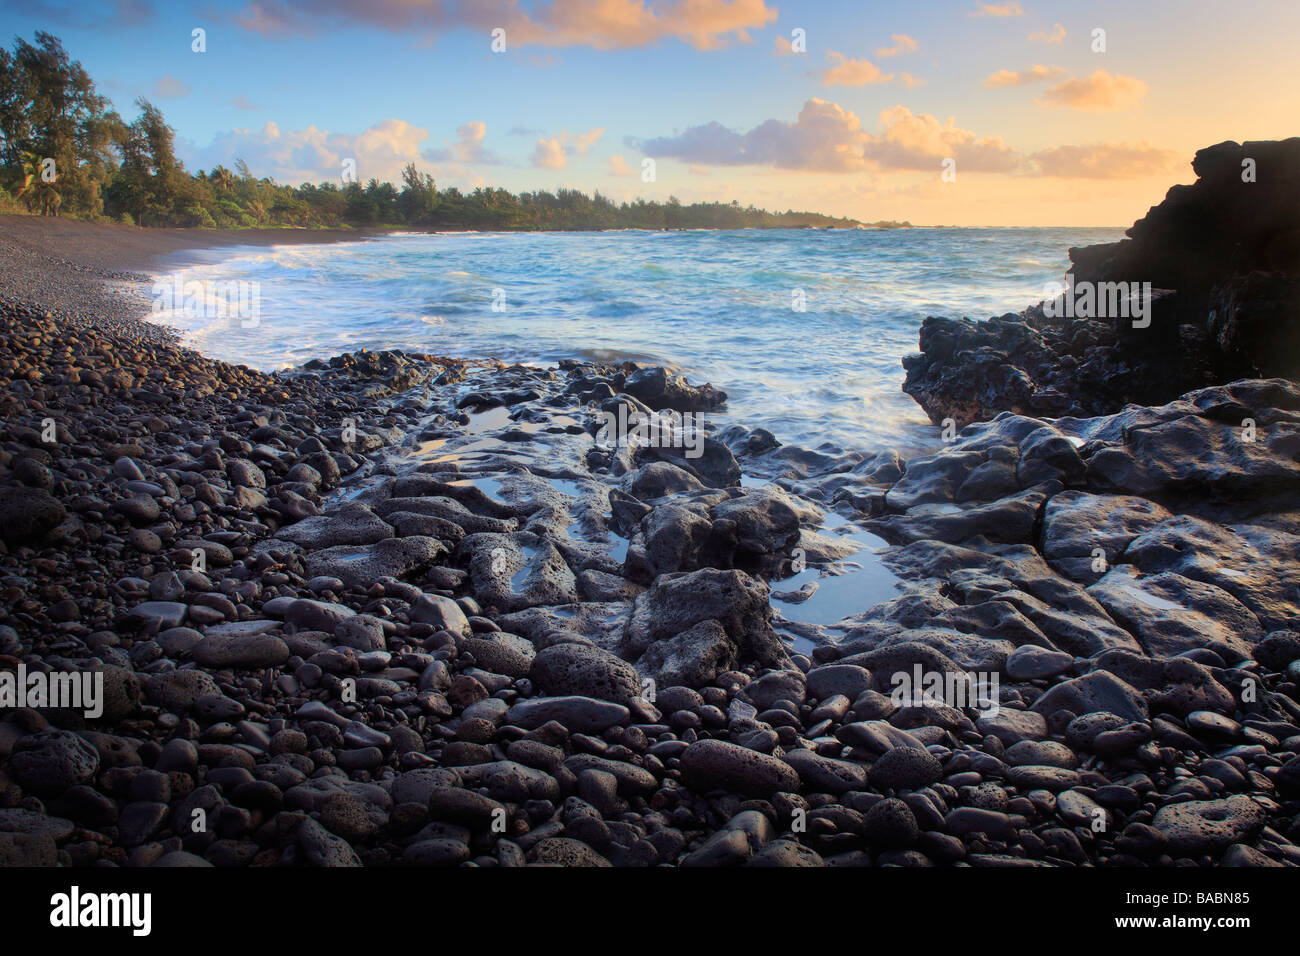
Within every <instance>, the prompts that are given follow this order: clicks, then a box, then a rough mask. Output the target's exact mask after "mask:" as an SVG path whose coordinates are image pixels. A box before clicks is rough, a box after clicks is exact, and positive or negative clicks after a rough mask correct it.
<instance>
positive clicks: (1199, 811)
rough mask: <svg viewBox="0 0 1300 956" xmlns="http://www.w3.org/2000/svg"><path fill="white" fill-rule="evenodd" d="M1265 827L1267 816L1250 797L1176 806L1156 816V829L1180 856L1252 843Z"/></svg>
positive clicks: (1162, 810) (1171, 805)
mask: <svg viewBox="0 0 1300 956" xmlns="http://www.w3.org/2000/svg"><path fill="white" fill-rule="evenodd" d="M1263 824H1264V812H1263V810H1262V809H1261V808H1260V807H1259V805H1258V804H1256V803H1255V802H1254V801H1253V800H1251V799H1250V798H1249V797H1244V796H1235V797H1228V798H1227V799H1224V800H1198V801H1190V802H1187V803H1174V804H1170V805H1168V806H1164V807H1161V808H1160V810H1159V811H1157V812H1156V815H1155V819H1154V820H1153V821H1152V826H1154V827H1155V828H1156V830H1157V831H1158V832H1159V833H1160V835H1161V836H1162V837H1163V838H1164V840H1165V843H1166V844H1167V845H1168V846H1169V848H1170V849H1171V850H1172V851H1174V852H1178V853H1184V854H1201V853H1217V852H1219V851H1221V850H1224V849H1226V848H1227V847H1228V846H1229V845H1230V844H1233V843H1243V842H1249V841H1250V839H1251V838H1252V837H1253V836H1254V835H1255V834H1256V833H1257V832H1258V831H1259V829H1260V827H1261V826H1263Z"/></svg>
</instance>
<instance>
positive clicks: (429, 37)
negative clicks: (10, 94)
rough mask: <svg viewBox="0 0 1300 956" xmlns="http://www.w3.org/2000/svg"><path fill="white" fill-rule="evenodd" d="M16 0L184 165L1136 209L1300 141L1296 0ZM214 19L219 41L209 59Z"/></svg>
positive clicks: (1003, 209) (829, 203) (851, 209)
mask: <svg viewBox="0 0 1300 956" xmlns="http://www.w3.org/2000/svg"><path fill="white" fill-rule="evenodd" d="M0 12H3V21H4V23H5V24H6V26H7V27H8V33H9V34H10V37H11V36H15V35H21V36H24V37H26V38H28V39H30V38H31V36H32V34H33V33H34V31H35V30H37V29H43V30H47V31H49V32H52V33H54V34H55V35H57V36H59V37H60V38H61V39H62V40H63V42H64V45H65V46H66V47H67V49H68V51H69V53H70V54H71V55H72V56H73V57H74V58H75V59H78V60H80V61H81V62H82V63H83V64H84V65H85V66H86V68H87V69H88V70H89V71H90V73H91V75H92V76H93V77H94V78H95V79H96V81H97V83H98V84H99V86H100V88H101V92H103V93H105V94H106V95H107V96H109V97H110V98H111V99H112V100H113V102H114V103H115V104H116V106H117V107H118V109H119V111H121V112H122V114H123V115H124V116H127V117H128V118H129V117H132V116H134V115H135V109H134V106H133V105H132V104H133V101H134V100H135V98H136V97H138V96H146V97H148V98H149V99H150V100H152V101H153V102H154V103H155V104H156V105H158V106H159V107H160V108H161V109H162V110H163V112H164V114H165V115H166V117H167V119H168V121H169V122H170V123H171V125H172V126H174V127H175V128H176V130H177V134H178V139H179V146H180V149H179V152H180V155H181V156H182V158H183V159H184V160H185V161H186V163H187V165H188V166H189V167H190V168H209V167H210V166H212V165H214V164H216V163H218V162H224V163H226V164H227V165H229V164H230V163H232V162H233V160H234V159H235V158H237V157H242V158H244V159H245V160H246V161H247V162H248V163H249V165H250V167H251V168H252V169H253V171H254V172H255V173H258V174H260V175H271V176H274V177H275V178H276V179H279V180H284V181H291V182H298V181H301V180H302V179H312V180H321V179H326V178H331V179H337V178H338V176H339V172H340V163H341V161H342V160H343V159H346V158H352V159H355V160H356V163H357V172H358V175H359V177H360V178H361V179H362V180H365V179H368V178H370V177H372V176H373V177H375V178H378V179H392V178H395V177H396V175H397V172H398V170H400V168H401V166H402V165H403V164H404V163H405V162H407V161H414V162H416V164H417V165H419V166H421V167H422V168H425V169H427V170H428V171H430V172H432V173H434V175H435V177H436V178H437V180H438V182H439V184H440V185H458V186H461V187H462V188H469V187H473V186H476V185H502V186H505V187H507V188H510V189H516V190H518V189H535V188H546V189H554V188H556V187H559V186H572V187H577V188H582V189H586V190H591V189H600V190H601V191H602V192H604V193H606V194H607V195H611V196H614V197H615V198H619V199H627V198H632V197H634V196H638V195H642V196H646V197H648V198H649V197H657V198H664V197H666V196H667V195H669V194H675V195H677V196H679V197H680V198H682V199H683V200H686V201H690V200H695V199H721V200H730V199H733V198H734V199H739V200H740V201H741V202H742V203H749V202H753V203H754V204H756V205H760V206H765V207H768V208H782V209H783V208H787V207H794V208H810V209H816V210H818V211H822V212H827V213H832V214H836V215H850V216H854V217H858V218H865V219H880V218H896V219H904V218H906V219H910V220H912V221H913V222H918V223H955V224H962V225H981V224H989V225H1048V224H1058V225H1115V224H1127V223H1128V222H1130V221H1132V220H1133V219H1134V218H1136V217H1137V216H1140V215H1141V214H1142V213H1143V212H1144V211H1145V209H1146V208H1147V207H1148V206H1150V205H1152V204H1154V203H1155V202H1158V201H1159V199H1160V198H1161V197H1162V196H1163V193H1164V190H1165V189H1166V188H1167V187H1168V186H1169V185H1171V184H1172V183H1174V182H1179V181H1187V180H1188V178H1189V176H1190V168H1189V167H1188V165H1187V164H1188V162H1189V161H1190V159H1191V155H1192V152H1194V150H1195V149H1197V148H1199V147H1200V146H1205V145H1209V144H1211V143H1214V142H1219V141H1221V140H1223V139H1237V140H1242V139H1251V138H1279V137H1284V136H1289V135H1294V134H1296V133H1297V132H1298V130H1297V128H1296V127H1297V124H1296V122H1295V117H1297V116H1300V78H1298V74H1297V71H1296V70H1295V69H1294V68H1293V67H1291V66H1290V65H1289V64H1290V63H1291V62H1292V61H1293V56H1294V54H1293V51H1292V50H1291V49H1290V48H1289V47H1290V45H1292V44H1293V43H1294V38H1295V37H1296V36H1300V4H1294V3H1291V2H1264V0H1254V2H1249V0H1248V2H1241V3H1236V4H1233V5H1232V7H1231V10H1230V11H1228V10H1226V8H1224V7H1223V5H1221V4H1218V3H1208V2H1199V0H1195V2H1192V0H1189V2H1166V0H1154V2H1144V3H1141V4H1135V3H1132V2H1097V3H1090V4H1088V5H1087V9H1086V11H1084V12H1080V5H1079V4H1076V3H1058V2H1042V3H1031V2H1023V3H1015V2H1002V0H994V2H991V3H980V2H975V0H963V2H916V3H908V4H903V3H897V2H894V3H878V2H861V0H858V2H840V0H819V2H798V3H775V2H766V0H553V2H550V3H532V2H528V0H479V2H476V3H465V2H455V0H370V2H358V3H353V2H350V0H304V2H279V0H262V2H260V3H259V2H248V0H235V2H223V0H213V2H203V3H189V2H185V0H180V2H172V3H161V2H152V0H118V2H109V3H102V4H98V5H97V4H88V3H67V2H63V0H35V2H23V3H15V2H10V0H0ZM495 26H501V27H503V28H504V29H505V31H506V32H505V42H506V46H507V49H506V51H505V52H502V53H494V52H493V51H492V49H491V43H492V37H491V31H492V29H493V28H494V27H495ZM195 28H201V29H203V30H204V31H206V52H203V53H196V52H193V51H192V49H191V47H192V39H191V34H192V30H194V29H195ZM1096 28H1101V29H1104V30H1105V41H1106V43H1105V47H1106V48H1105V50H1104V51H1098V50H1096V49H1094V46H1095V43H1094V40H1093V34H1092V31H1093V30H1094V29H1096ZM799 30H801V31H803V34H802V35H803V37H804V38H805V40H806V49H805V50H804V51H803V52H800V51H799V50H798V49H794V50H792V49H791V46H790V44H791V39H792V38H796V37H797V36H798V34H797V33H796V32H795V31H799ZM10 37H5V38H4V39H5V40H6V41H7V40H9V39H10ZM795 46H796V47H797V46H798V42H797V40H796V43H795ZM646 158H652V159H654V161H655V179H654V181H653V182H644V181H643V179H642V176H641V170H642V161H643V160H644V159H646ZM944 160H952V161H953V163H954V171H955V173H956V175H955V177H953V178H951V179H948V180H945V179H943V178H942V176H941V172H942V168H941V167H942V163H943V162H944Z"/></svg>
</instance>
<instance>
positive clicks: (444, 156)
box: [420, 120, 501, 166]
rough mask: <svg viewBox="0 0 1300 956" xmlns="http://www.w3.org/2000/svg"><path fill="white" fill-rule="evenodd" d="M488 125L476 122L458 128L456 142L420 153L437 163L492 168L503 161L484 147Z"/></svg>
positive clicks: (463, 124)
mask: <svg viewBox="0 0 1300 956" xmlns="http://www.w3.org/2000/svg"><path fill="white" fill-rule="evenodd" d="M486 136H487V124H486V123H483V122H480V121H479V120H474V121H472V122H469V123H462V124H461V125H460V126H458V127H457V128H456V142H454V143H452V144H451V145H450V146H447V147H445V148H443V149H426V150H424V151H422V152H421V153H420V155H421V156H423V157H424V158H425V159H427V160H429V161H430V162H435V163H460V164H461V165H479V166H492V165H495V164H497V163H500V162H501V159H500V158H499V157H498V156H497V155H496V154H495V153H493V152H491V151H490V150H487V149H485V148H484V147H483V139H484V137H486Z"/></svg>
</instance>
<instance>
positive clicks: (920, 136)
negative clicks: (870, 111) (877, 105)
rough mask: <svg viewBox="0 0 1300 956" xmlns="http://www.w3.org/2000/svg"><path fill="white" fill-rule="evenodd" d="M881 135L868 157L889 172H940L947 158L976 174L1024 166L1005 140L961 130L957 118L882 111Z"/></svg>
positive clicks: (869, 146) (904, 110)
mask: <svg viewBox="0 0 1300 956" xmlns="http://www.w3.org/2000/svg"><path fill="white" fill-rule="evenodd" d="M879 125H880V127H881V133H880V134H879V135H878V136H875V137H872V139H871V141H870V142H869V143H868V144H867V147H866V154H867V155H868V156H869V157H870V158H871V159H872V160H873V161H874V162H875V163H876V164H877V165H878V166H880V167H882V168H886V169H916V170H931V169H933V170H937V169H938V168H939V165H940V163H941V162H942V161H943V160H944V159H949V158H951V159H954V160H956V162H957V168H958V169H960V170H962V171H963V172H973V173H1011V172H1016V171H1017V170H1018V168H1019V167H1020V164H1021V160H1020V158H1019V156H1018V155H1017V154H1016V152H1015V151H1014V150H1013V149H1012V148H1011V147H1010V146H1008V145H1007V144H1006V143H1005V142H1003V140H1002V138H1001V137H996V136H994V137H983V138H981V137H979V136H977V135H976V134H975V133H973V132H971V131H970V130H966V129H961V128H960V127H958V126H957V125H956V121H955V119H954V118H953V117H949V118H948V120H947V121H946V122H943V123H940V122H939V120H938V119H937V118H936V117H934V116H931V115H930V114H928V113H913V112H912V111H911V110H909V109H908V108H907V107H906V106H895V107H893V108H892V109H887V110H882V111H881V113H880V120H879Z"/></svg>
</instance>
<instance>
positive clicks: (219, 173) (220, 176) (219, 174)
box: [211, 166, 235, 193]
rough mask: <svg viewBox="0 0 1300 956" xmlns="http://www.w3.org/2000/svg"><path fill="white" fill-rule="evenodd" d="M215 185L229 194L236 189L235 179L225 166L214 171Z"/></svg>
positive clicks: (212, 177)
mask: <svg viewBox="0 0 1300 956" xmlns="http://www.w3.org/2000/svg"><path fill="white" fill-rule="evenodd" d="M211 179H212V182H213V184H214V185H215V186H216V187H217V188H218V189H219V190H221V191H222V192H223V193H228V192H230V190H232V189H234V188H235V177H234V174H233V173H231V171H230V170H228V169H226V167H225V166H218V167H216V168H215V169H213V170H212V176H211Z"/></svg>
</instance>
